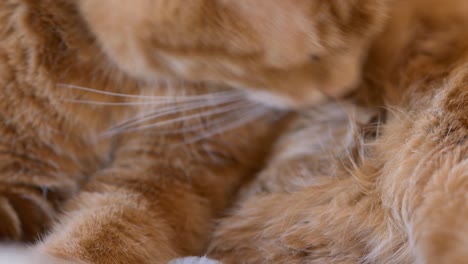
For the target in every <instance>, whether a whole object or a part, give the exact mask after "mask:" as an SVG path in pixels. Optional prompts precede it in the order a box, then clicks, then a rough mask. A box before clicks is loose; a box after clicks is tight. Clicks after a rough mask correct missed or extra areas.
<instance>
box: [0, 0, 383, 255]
mask: <svg viewBox="0 0 468 264" xmlns="http://www.w3.org/2000/svg"><path fill="white" fill-rule="evenodd" d="M246 3H248V5H246ZM385 3H386V1H385V0H383V1H382V0H352V1H341V0H333V1H330V0H323V1H306V0H288V1H286V0H285V1H283V0H281V1H279V0H278V1H271V0H268V1H267V0H256V1H253V0H252V1H249V2H240V1H215V0H204V1H202V0H194V1H189V2H188V1H178V0H177V1H176V0H165V1H162V0H158V1H143V0H137V1H131V3H130V1H126V2H125V1H124V2H119V5H117V4H116V2H115V1H107V0H102V1H92V0H3V1H0V89H1V90H2V92H1V93H0V120H1V125H0V149H1V150H2V151H1V155H0V168H1V171H0V237H1V238H2V239H4V240H10V241H36V239H37V238H38V236H39V235H41V234H44V231H47V235H46V236H44V238H43V239H42V242H41V243H40V244H39V245H38V246H37V247H36V248H35V253H34V254H36V253H37V252H39V253H38V254H39V256H38V257H34V258H33V259H34V261H37V262H39V261H42V262H44V263H55V262H57V263H65V261H69V262H72V263H165V262H167V261H169V260H171V259H173V258H176V257H180V256H185V255H199V254H202V253H203V252H204V250H205V248H206V245H207V243H208V239H209V234H210V231H211V230H212V225H211V220H212V219H213V218H214V217H216V216H218V215H219V214H220V212H221V211H222V210H223V209H224V208H226V207H227V206H228V205H229V204H230V201H231V199H232V197H233V194H234V193H235V192H236V190H237V189H238V187H239V186H240V185H241V184H242V183H243V182H244V181H246V180H247V179H249V177H250V176H252V175H253V174H254V172H255V171H257V170H259V169H260V168H261V167H262V164H263V160H264V156H265V154H266V153H267V152H268V150H269V146H270V143H271V142H272V141H273V140H274V138H275V137H276V134H278V133H280V132H281V127H282V122H280V121H278V120H276V121H275V120H274V119H272V118H271V117H272V116H273V115H276V114H277V112H275V111H274V110H272V109H265V108H264V107H262V106H259V105H258V104H253V105H252V103H251V105H250V106H249V107H251V108H249V109H251V110H252V109H253V110H255V111H253V112H252V111H247V110H245V109H243V108H241V107H240V105H239V104H241V105H242V102H244V106H245V104H246V102H247V100H246V99H243V97H247V98H250V99H252V98H254V99H256V100H260V101H263V102H264V103H266V104H269V105H275V106H279V107H289V108H301V107H303V106H305V105H310V104H313V103H316V102H317V101H319V100H321V99H323V97H328V96H339V95H341V94H344V93H346V92H347V91H349V89H351V88H352V87H353V86H355V85H356V83H357V81H358V79H359V75H360V74H359V73H360V65H361V62H362V60H363V57H364V53H365V51H366V50H367V47H368V45H369V43H370V41H371V40H372V39H373V36H374V35H375V34H376V33H377V32H378V30H379V28H380V26H381V25H382V23H383V18H384V16H383V14H384V13H385V5H384V4H385ZM260 8H261V9H260ZM255 10H259V11H258V12H256V11H255ZM260 10H263V11H264V12H266V13H264V12H261V11H260ZM270 12H272V13H274V14H275V16H273V17H271V16H268V15H267V14H268V13H270ZM280 18H281V19H280ZM277 19H279V20H277ZM274 23H276V24H274ZM269 25H275V26H274V27H270V26H269ZM285 34H286V35H285ZM285 37H287V39H286V40H285V39H284V38H285ZM337 76H338V77H337ZM199 81H204V82H203V83H200V82H199ZM207 81H209V82H211V83H207ZM226 85H234V86H235V87H236V88H242V89H238V90H232V88H228V87H226ZM86 87H89V88H93V89H94V90H91V89H89V88H86ZM220 91H222V92H220ZM226 91H228V94H229V95H234V96H237V97H236V98H237V99H236V100H237V101H235V100H234V99H232V98H231V99H230V100H232V101H229V100H228V101H225V102H224V104H228V105H231V106H232V105H234V106H237V107H238V108H240V109H236V110H244V112H242V113H244V115H246V116H253V117H255V115H254V114H259V113H263V114H261V115H258V116H257V117H258V118H255V119H252V120H250V124H248V125H246V124H243V125H242V124H240V125H237V128H235V129H232V131H230V132H224V133H221V134H220V135H218V136H212V137H210V136H204V137H202V138H198V139H197V137H196V136H197V132H200V134H201V135H202V136H203V135H207V134H206V133H207V132H212V130H211V129H209V125H210V122H213V121H216V120H218V119H214V117H213V116H212V115H208V116H206V115H203V113H205V114H206V113H213V112H206V111H216V109H218V111H219V107H221V106H220V105H223V104H221V103H219V102H220V101H219V100H221V99H223V98H224V99H226V98H225V97H226V96H225V97H220V96H217V97H216V96H215V95H216V94H219V93H225V94H226ZM236 91H237V92H236ZM241 91H245V93H243V92H241ZM111 92H113V93H119V94H118V95H116V94H110V93H111ZM104 93H106V94H104ZM123 94H130V96H123ZM139 94H141V95H148V97H144V98H143V97H138V98H136V97H135V96H137V95H139ZM206 94H212V96H214V98H215V99H213V100H218V101H216V102H218V105H202V106H200V105H198V108H195V109H186V111H178V112H172V114H170V115H166V116H163V117H162V118H161V119H162V121H170V120H177V119H178V118H182V119H180V120H181V122H175V123H170V125H168V126H166V127H164V129H162V131H161V130H160V129H156V128H155V129H148V130H141V131H140V130H138V129H137V130H132V131H125V129H124V130H119V129H117V130H112V132H117V133H110V134H106V133H104V134H103V132H105V131H106V130H107V129H108V128H109V127H113V126H115V125H116V124H119V123H121V122H122V121H124V120H128V118H131V117H133V116H135V115H138V114H142V113H148V111H150V110H152V111H155V110H157V109H158V108H159V107H161V108H164V107H167V106H168V105H169V106H170V105H171V103H170V102H172V101H177V100H183V99H184V98H189V99H190V98H192V99H193V98H194V97H193V96H196V95H199V96H200V95H203V96H202V98H205V100H204V101H203V102H204V103H205V104H206V102H205V101H208V102H209V101H210V100H209V99H210V98H211V97H209V96H207V95H206ZM149 96H163V97H164V98H165V99H166V101H165V103H164V104H162V105H159V104H157V103H158V101H157V100H159V99H154V98H155V97H149ZM187 96H188V97H187ZM239 97H242V98H239ZM135 98H136V99H135ZM151 98H153V99H154V101H155V102H153V103H152V104H150V105H149V106H148V107H147V108H148V109H146V107H122V105H129V104H133V105H134V104H135V101H136V103H145V102H146V103H148V101H147V100H150V99H151ZM158 98H159V97H158ZM168 98H169V99H170V100H169V101H167V99H168ZM220 98H221V99H220ZM224 99H223V100H224ZM197 102H198V103H200V101H197ZM99 103H101V105H99ZM96 104H97V105H96ZM102 104H106V105H102ZM200 104H201V103H200ZM182 105H184V104H182ZM171 109H172V111H174V110H175V109H176V108H171ZM226 112H228V111H227V110H225V112H220V115H221V116H222V115H223V114H226ZM193 116H195V117H193ZM238 118H240V117H238ZM234 120H236V118H233V117H232V116H230V119H228V121H231V122H233V121H234ZM148 121H154V120H148ZM162 121H160V120H158V122H162ZM254 121H255V122H254ZM286 121H287V120H286ZM148 123H149V124H148ZM126 124H127V125H128V122H127V123H126ZM142 124H143V125H151V123H150V122H146V123H142ZM197 126H199V127H201V128H199V129H198V131H197V130H195V131H192V132H188V133H173V134H171V133H169V134H168V135H161V134H158V133H162V132H164V131H168V132H174V131H182V132H183V131H185V130H186V129H189V128H194V127H197ZM119 128H122V127H119ZM140 128H141V127H140ZM194 138H195V139H197V140H192V139H194ZM34 254H33V255H34ZM40 254H42V255H50V256H42V257H41V256H40ZM34 256H36V255H34Z"/></svg>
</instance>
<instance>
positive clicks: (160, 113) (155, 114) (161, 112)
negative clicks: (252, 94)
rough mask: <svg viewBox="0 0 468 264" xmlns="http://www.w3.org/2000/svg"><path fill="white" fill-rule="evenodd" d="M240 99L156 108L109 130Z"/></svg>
mask: <svg viewBox="0 0 468 264" xmlns="http://www.w3.org/2000/svg"><path fill="white" fill-rule="evenodd" d="M240 99H241V98H224V99H218V100H211V101H207V102H192V103H190V104H184V105H171V106H168V107H163V108H160V109H157V110H155V111H152V112H150V113H143V114H142V115H138V116H135V117H132V118H130V119H128V120H125V121H122V122H120V123H119V124H117V125H115V126H113V127H111V128H110V130H113V129H118V128H124V127H128V126H130V125H136V124H141V123H143V122H145V121H149V120H152V119H156V118H159V117H164V116H169V115H172V114H176V113H180V112H182V111H191V110H196V109H200V108H204V107H213V106H217V105H221V104H227V103H233V102H236V101H239V100H240Z"/></svg>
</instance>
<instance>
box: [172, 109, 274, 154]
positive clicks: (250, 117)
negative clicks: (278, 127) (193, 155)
mask: <svg viewBox="0 0 468 264" xmlns="http://www.w3.org/2000/svg"><path fill="white" fill-rule="evenodd" d="M270 111H271V110H270V109H268V108H261V109H258V108H256V109H255V110H252V111H250V113H249V114H247V115H246V117H245V118H243V119H238V120H235V121H234V122H231V123H229V124H228V125H227V126H224V127H216V128H214V129H211V130H209V131H207V132H206V133H203V134H201V135H198V136H196V137H192V138H189V139H188V140H185V141H184V144H193V143H196V142H197V141H200V140H202V139H205V138H209V137H211V136H214V135H216V134H221V133H224V132H226V131H229V130H233V129H236V128H238V127H240V126H243V125H245V124H248V123H250V122H253V121H255V120H257V119H258V118H260V117H262V116H265V115H266V114H268V113H269V112H270ZM177 145H179V144H177ZM177 145H175V146H177Z"/></svg>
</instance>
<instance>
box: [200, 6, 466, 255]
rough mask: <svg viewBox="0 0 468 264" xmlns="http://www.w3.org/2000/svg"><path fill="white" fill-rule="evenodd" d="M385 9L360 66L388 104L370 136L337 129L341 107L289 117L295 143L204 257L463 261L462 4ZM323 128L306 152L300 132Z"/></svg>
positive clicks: (223, 225)
mask: <svg viewBox="0 0 468 264" xmlns="http://www.w3.org/2000/svg"><path fill="white" fill-rule="evenodd" d="M393 8H394V9H393V11H392V13H391V15H390V17H391V21H390V23H389V26H388V28H387V30H386V31H385V33H383V34H382V36H381V37H379V39H378V41H377V42H376V43H375V46H374V47H373V51H372V54H371V57H370V60H369V63H368V67H367V69H366V73H367V74H368V76H367V77H368V83H367V85H369V86H370V87H374V88H375V89H381V91H382V94H384V95H385V99H386V101H387V106H386V109H387V118H386V121H385V124H378V125H377V126H375V128H374V130H375V131H374V132H375V134H374V137H376V139H373V137H372V133H371V134H370V135H371V137H370V138H369V135H368V132H369V131H372V129H371V130H369V129H364V130H362V131H361V132H359V130H356V129H354V128H352V127H357V126H356V125H355V126H352V127H351V128H352V129H348V131H349V133H352V134H357V135H358V137H355V138H358V139H359V138H360V140H355V141H354V142H355V144H349V141H347V140H344V139H345V138H346V137H345V135H346V133H340V132H339V131H343V129H346V124H344V122H338V123H336V122H334V121H333V120H340V119H341V120H342V119H343V116H341V117H340V116H339V115H338V116H336V115H330V114H329V115H328V118H325V119H328V120H329V121H327V122H325V123H322V124H320V122H317V118H318V117H320V118H323V117H324V116H327V115H325V114H323V113H322V114H318V115H311V116H310V117H309V122H308V125H306V126H304V125H303V124H304V121H303V120H301V119H299V120H298V121H296V122H298V123H299V124H302V125H300V126H292V128H291V132H289V133H286V135H285V138H284V139H285V140H287V141H290V142H292V143H288V144H283V143H281V142H282V140H280V141H279V145H278V146H277V148H275V149H276V150H275V154H274V155H273V157H272V161H271V162H269V163H268V165H267V168H266V169H265V171H264V172H263V173H261V174H260V176H259V178H258V180H257V181H255V182H253V184H252V185H251V186H249V187H248V188H249V189H248V190H246V191H245V192H244V195H246V196H243V197H241V202H240V203H239V204H238V207H237V209H235V210H233V211H232V213H231V216H229V217H228V218H226V219H224V220H222V221H221V222H220V223H219V226H218V228H217V229H216V232H215V235H214V238H213V241H212V242H211V245H210V250H209V252H210V255H211V256H212V257H214V258H216V259H219V260H222V261H223V263H226V264H228V263H239V260H240V259H242V261H241V263H292V264H294V263H350V264H351V263H395V264H396V263H398V264H402V263H434V264H436V263H460V264H461V263H466V261H467V259H468V224H467V223H468V196H467V194H468V174H467V173H468V141H467V138H468V41H467V38H466V36H468V19H467V18H466V14H467V12H468V3H467V2H466V1H464V0H451V1H437V0H431V1H427V0H424V1H423V0H412V1H407V0H401V1H395V2H394V7H393ZM367 88H369V87H367ZM328 113H331V112H328ZM358 117H359V116H358ZM352 120H353V119H352ZM354 120H356V118H355V119H354ZM376 120H378V119H376ZM357 121H359V119H357ZM317 126H319V128H317ZM326 127H328V128H329V129H330V131H334V132H333V133H330V135H331V136H332V138H333V139H334V142H330V141H329V140H324V139H320V141H318V142H320V143H323V144H324V146H325V147H322V146H318V147H315V148H313V147H312V146H308V147H307V148H306V149H309V150H308V151H303V144H304V143H302V142H304V141H305V142H307V141H308V142H314V139H309V140H306V139H305V138H307V137H310V138H315V137H316V131H318V130H325V129H326ZM371 127H372V126H371ZM336 131H338V133H336ZM366 131H367V132H366ZM304 133H306V134H304ZM288 134H290V135H292V136H288ZM297 134H301V135H302V136H300V137H299V136H296V135H297ZM320 134H322V133H320ZM366 135H367V136H366ZM313 144H314V143H313ZM298 147H299V149H300V151H298ZM311 149H315V150H311ZM330 149H331V150H332V151H330ZM284 153H297V154H295V155H284ZM343 157H345V158H343ZM346 157H347V158H346ZM324 176H326V177H324ZM296 182H299V183H300V184H295V183H296ZM298 185H299V186H300V187H298Z"/></svg>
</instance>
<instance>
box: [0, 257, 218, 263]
mask: <svg viewBox="0 0 468 264" xmlns="http://www.w3.org/2000/svg"><path fill="white" fill-rule="evenodd" d="M0 264H2V263H0ZM168 264H222V263H221V262H219V261H216V260H213V259H209V258H206V257H201V258H199V257H187V258H178V259H174V260H171V261H170V262H169V263H168Z"/></svg>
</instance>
